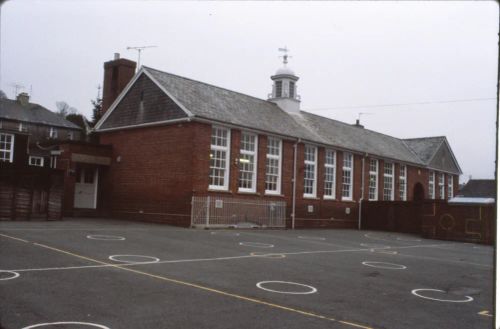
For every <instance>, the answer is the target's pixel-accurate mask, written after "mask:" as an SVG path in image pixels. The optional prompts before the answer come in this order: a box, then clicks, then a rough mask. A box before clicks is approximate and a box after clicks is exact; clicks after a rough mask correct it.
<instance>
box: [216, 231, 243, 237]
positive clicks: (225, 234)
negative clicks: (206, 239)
mask: <svg viewBox="0 0 500 329" xmlns="http://www.w3.org/2000/svg"><path fill="white" fill-rule="evenodd" d="M210 234H211V235H222V236H240V234H239V233H238V232H225V231H221V232H217V231H212V232H210Z"/></svg>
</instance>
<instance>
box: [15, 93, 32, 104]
mask: <svg viewBox="0 0 500 329" xmlns="http://www.w3.org/2000/svg"><path fill="white" fill-rule="evenodd" d="M17 102H18V103H19V104H21V105H22V106H26V105H28V104H29V102H30V95H28V93H19V95H17Z"/></svg>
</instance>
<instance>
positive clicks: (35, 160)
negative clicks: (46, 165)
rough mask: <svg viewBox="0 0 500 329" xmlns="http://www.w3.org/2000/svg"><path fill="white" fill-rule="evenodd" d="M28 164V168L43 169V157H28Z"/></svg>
mask: <svg viewBox="0 0 500 329" xmlns="http://www.w3.org/2000/svg"><path fill="white" fill-rule="evenodd" d="M29 164H30V166H36V167H43V157H37V156H32V155H30V157H29Z"/></svg>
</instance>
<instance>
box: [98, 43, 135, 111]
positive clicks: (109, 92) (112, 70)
mask: <svg viewBox="0 0 500 329" xmlns="http://www.w3.org/2000/svg"><path fill="white" fill-rule="evenodd" d="M136 66H137V64H136V62H134V61H131V60H128V59H125V58H120V54H119V53H115V57H114V59H113V60H112V61H109V62H106V63H104V83H103V88H102V89H103V90H102V110H101V111H102V114H104V113H105V112H106V111H107V110H108V109H109V107H110V106H111V104H113V102H114V101H115V99H116V98H117V97H118V95H120V93H121V92H122V90H123V89H124V88H125V86H126V85H127V83H129V81H130V80H131V79H132V78H133V76H134V74H135V68H136Z"/></svg>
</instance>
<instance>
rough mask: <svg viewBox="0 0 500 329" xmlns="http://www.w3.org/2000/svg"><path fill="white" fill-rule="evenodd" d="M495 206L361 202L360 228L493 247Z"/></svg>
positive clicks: (439, 201)
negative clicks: (414, 234) (490, 245)
mask: <svg viewBox="0 0 500 329" xmlns="http://www.w3.org/2000/svg"><path fill="white" fill-rule="evenodd" d="M495 222H496V213H495V205H477V204H464V205H459V204H449V203H448V202H446V201H443V200H425V201H422V202H402V201H375V202H373V201H370V202H363V204H362V216H361V228H362V229H369V230H382V231H390V232H403V233H416V234H421V235H422V236H423V237H426V238H431V239H441V240H455V241H464V242H476V243H483V244H493V242H494V238H495V235H494V229H495Z"/></svg>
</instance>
